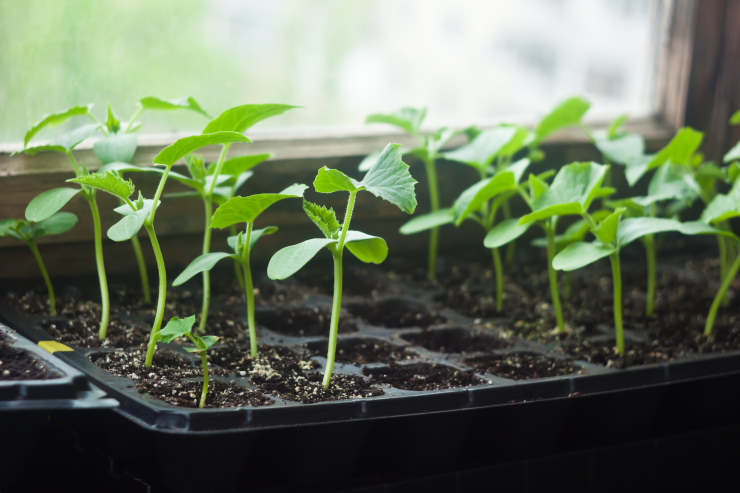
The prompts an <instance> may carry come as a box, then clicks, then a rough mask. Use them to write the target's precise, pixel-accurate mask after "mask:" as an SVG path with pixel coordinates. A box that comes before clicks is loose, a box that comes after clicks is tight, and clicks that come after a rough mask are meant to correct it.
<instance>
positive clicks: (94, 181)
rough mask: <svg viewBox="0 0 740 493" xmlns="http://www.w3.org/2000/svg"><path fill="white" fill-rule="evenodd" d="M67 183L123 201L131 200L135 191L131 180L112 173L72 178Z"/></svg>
mask: <svg viewBox="0 0 740 493" xmlns="http://www.w3.org/2000/svg"><path fill="white" fill-rule="evenodd" d="M67 181H68V182H72V183H77V184H80V185H85V186H88V187H92V188H95V189H97V190H102V191H103V192H107V193H109V194H111V195H114V196H116V197H118V198H119V199H121V200H125V199H127V198H129V197H130V196H131V194H133V193H134V189H135V187H134V183H133V182H132V181H131V180H126V179H124V178H122V177H121V176H120V175H118V174H115V173H114V172H111V171H108V172H106V173H91V174H88V175H82V176H78V177H77V178H70V179H69V180H67Z"/></svg>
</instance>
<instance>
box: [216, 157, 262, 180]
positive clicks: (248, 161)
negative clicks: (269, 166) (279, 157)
mask: <svg viewBox="0 0 740 493" xmlns="http://www.w3.org/2000/svg"><path fill="white" fill-rule="evenodd" d="M271 157H272V154H270V153H269V152H266V153H263V154H250V155H247V156H238V157H233V158H231V159H227V160H226V161H224V164H223V167H222V168H221V174H222V175H232V176H238V175H241V174H243V173H245V172H246V171H248V170H250V169H252V168H254V167H255V166H257V165H258V164H260V163H262V162H264V161H266V160H268V159H270V158H271ZM215 170H216V163H212V164H211V165H210V166H209V167H208V174H212V173H213V172H214V171H215Z"/></svg>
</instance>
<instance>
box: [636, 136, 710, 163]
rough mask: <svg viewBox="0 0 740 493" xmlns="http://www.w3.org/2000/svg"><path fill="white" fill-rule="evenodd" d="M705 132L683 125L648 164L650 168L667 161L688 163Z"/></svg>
mask: <svg viewBox="0 0 740 493" xmlns="http://www.w3.org/2000/svg"><path fill="white" fill-rule="evenodd" d="M703 137H704V134H703V133H701V132H698V131H696V130H694V129H693V128H691V127H683V128H681V129H679V131H678V132H676V135H675V136H674V137H673V138H672V139H671V140H670V142H668V144H666V146H665V147H664V148H662V149H661V150H660V151H659V152H658V153H657V154H656V155H655V156H654V157H653V158H652V159H651V160H650V161H649V162H648V164H647V168H648V169H649V170H651V169H653V168H657V167H658V166H661V165H663V164H664V163H666V162H667V161H670V162H672V163H675V164H688V163H689V158H690V157H691V155H692V154H694V152H696V150H697V149H698V148H699V146H700V145H701V141H702V138H703Z"/></svg>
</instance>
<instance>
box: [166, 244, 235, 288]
mask: <svg viewBox="0 0 740 493" xmlns="http://www.w3.org/2000/svg"><path fill="white" fill-rule="evenodd" d="M235 257H236V256H235V255H234V254H233V253H226V252H210V253H204V254H203V255H199V256H197V257H196V258H195V259H194V260H193V261H192V262H190V263H189V264H188V266H187V267H185V269H184V270H183V271H182V272H181V273H180V275H179V276H177V277H176V278H175V280H174V281H172V285H173V286H179V285H181V284H184V283H185V282H187V281H188V280H190V279H191V278H192V277H193V276H195V275H197V274H200V273H201V272H206V271H209V270H211V269H213V267H214V266H215V265H216V264H217V263H218V262H219V261H220V260H223V259H225V258H235Z"/></svg>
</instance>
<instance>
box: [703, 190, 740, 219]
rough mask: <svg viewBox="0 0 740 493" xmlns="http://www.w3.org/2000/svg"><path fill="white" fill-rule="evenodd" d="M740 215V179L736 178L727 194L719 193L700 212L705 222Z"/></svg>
mask: <svg viewBox="0 0 740 493" xmlns="http://www.w3.org/2000/svg"><path fill="white" fill-rule="evenodd" d="M737 216H740V180H736V181H735V184H734V185H733V186H732V189H731V190H730V192H729V193H727V194H719V195H717V196H716V197H714V199H712V201H711V202H710V203H709V205H707V207H706V208H705V209H704V212H702V214H701V220H702V221H703V222H705V223H719V222H722V221H725V220H727V219H730V218H733V217H737Z"/></svg>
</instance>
